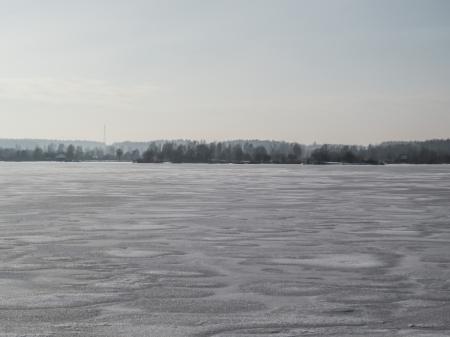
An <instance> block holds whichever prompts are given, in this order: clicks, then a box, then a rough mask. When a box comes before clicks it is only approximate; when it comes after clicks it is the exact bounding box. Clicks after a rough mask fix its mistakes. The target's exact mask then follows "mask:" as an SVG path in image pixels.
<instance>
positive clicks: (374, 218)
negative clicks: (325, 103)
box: [0, 163, 450, 337]
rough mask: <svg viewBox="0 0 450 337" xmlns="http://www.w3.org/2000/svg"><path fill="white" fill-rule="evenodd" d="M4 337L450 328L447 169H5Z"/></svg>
mask: <svg viewBox="0 0 450 337" xmlns="http://www.w3.org/2000/svg"><path fill="white" fill-rule="evenodd" d="M0 191H1V193H0V229H1V231H0V336H1V337H6V336H8V337H12V336H17V337H18V336H27V337H30V336H40V337H43V336H56V337H69V336H70V337H72V336H79V337H81V336H82V337H91V336H92V337H93V336H100V337H106V336H108V337H116V336H121V337H122V336H123V337H144V336H146V337H148V336H155V337H178V336H199V337H200V336H205V337H206V336H217V337H225V336H236V337H244V336H247V337H248V336H253V337H254V336H275V337H287V336H371V337H378V336H408V337H410V336H423V337H431V336H450V166H440V165H436V166H406V165H405V166H403V165H399V166H323V167H319V166H299V165H291V166H282V165H268V166H266V165H169V164H167V165H166V164H161V165H158V164H148V165H137V164H129V163H0Z"/></svg>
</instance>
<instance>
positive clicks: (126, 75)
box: [0, 0, 450, 144]
mask: <svg viewBox="0 0 450 337" xmlns="http://www.w3.org/2000/svg"><path fill="white" fill-rule="evenodd" d="M105 123H106V124H107V127H108V140H109V141H110V142H112V141H120V140H126V139H127V140H150V139H159V138H168V139H173V138H193V139H206V140H221V139H235V138H246V139H247V138H252V139H253V138H260V139H284V140H289V141H299V142H302V143H311V142H314V141H317V142H319V143H323V142H329V143H360V144H367V143H371V142H372V143H373V142H380V141H383V140H399V139H404V140H411V139H426V138H444V137H445V138H448V137H450V1H447V0H442V1H433V0H426V1H425V0H417V1H416V0H371V1H366V0H334V1H332V0H330V1H325V0H311V1H302V0H292V1H284V0H271V1H265V0H241V1H237V0H222V1H218V0H202V1H199V0H185V1H181V0H161V1H151V0H145V1H144V0H142V1H140V0H127V1H125V0H122V1H113V0H104V1H101V0H71V1H69V0H67V1H64V0H54V1H49V0H40V1H36V0H29V1H23V0H10V1H5V0H0V138H22V137H24V138H61V139H92V140H101V139H102V133H103V124H105Z"/></svg>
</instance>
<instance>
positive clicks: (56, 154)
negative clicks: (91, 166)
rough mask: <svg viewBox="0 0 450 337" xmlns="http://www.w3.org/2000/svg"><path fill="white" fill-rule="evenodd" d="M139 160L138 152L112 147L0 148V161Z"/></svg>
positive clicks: (62, 145)
mask: <svg viewBox="0 0 450 337" xmlns="http://www.w3.org/2000/svg"><path fill="white" fill-rule="evenodd" d="M139 158H140V153H139V151H138V150H134V151H129V152H124V151H123V150H122V149H120V148H115V147H112V146H108V147H96V148H87V149H84V148H83V147H82V146H74V145H72V144H70V145H68V146H66V145H65V144H59V145H55V144H50V145H48V146H47V147H46V148H45V149H43V148H41V147H39V146H37V147H35V148H34V149H33V150H30V149H21V148H1V147H0V161H108V160H111V161H112V160H120V161H122V160H123V161H136V160H138V159H139Z"/></svg>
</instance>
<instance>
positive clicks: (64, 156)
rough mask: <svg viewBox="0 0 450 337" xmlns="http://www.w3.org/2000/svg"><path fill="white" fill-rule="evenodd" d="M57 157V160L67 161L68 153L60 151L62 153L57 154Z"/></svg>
mask: <svg viewBox="0 0 450 337" xmlns="http://www.w3.org/2000/svg"><path fill="white" fill-rule="evenodd" d="M55 159H56V160H57V161H65V160H66V155H65V154H64V153H60V154H58V155H56V157H55Z"/></svg>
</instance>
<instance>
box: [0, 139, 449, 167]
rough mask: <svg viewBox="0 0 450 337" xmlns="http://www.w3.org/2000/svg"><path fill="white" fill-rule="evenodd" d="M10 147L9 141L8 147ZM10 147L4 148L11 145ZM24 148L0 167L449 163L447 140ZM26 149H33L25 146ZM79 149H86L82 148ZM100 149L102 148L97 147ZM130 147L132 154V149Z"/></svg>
mask: <svg viewBox="0 0 450 337" xmlns="http://www.w3.org/2000/svg"><path fill="white" fill-rule="evenodd" d="M10 143H11V144H12V141H11V142H10ZM10 143H7V144H8V145H10ZM43 143H44V144H46V145H45V146H42V147H41V146H38V145H36V146H35V147H34V148H27V147H26V146H24V147H23V148H22V146H20V145H17V144H16V146H15V147H12V146H11V147H9V146H8V147H4V144H3V145H2V142H1V141H0V161H133V162H138V163H162V162H172V163H236V164H245V163H249V164H259V163H272V164H300V163H305V164H332V163H348V164H373V165H376V164H385V163H387V164H391V163H392V164H395V163H410V164H442V163H447V164H449V163H450V139H446V140H427V141H413V142H386V143H381V144H378V145H369V146H357V145H351V146H350V145H333V144H324V145H317V144H313V145H302V144H298V143H288V142H282V141H263V140H234V141H225V142H213V143H205V142H197V141H190V140H176V141H161V140H158V141H154V142H148V143H130V142H126V143H116V144H113V145H109V146H103V145H101V143H95V142H90V143H89V142H84V143H81V142H75V145H74V144H68V145H67V144H66V143H59V144H57V143H53V142H50V141H47V143H45V142H43ZM25 144H35V143H33V142H31V143H30V142H28V143H25ZM80 144H85V145H86V147H83V146H82V145H80ZM99 144H100V145H99ZM133 147H134V148H133Z"/></svg>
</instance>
